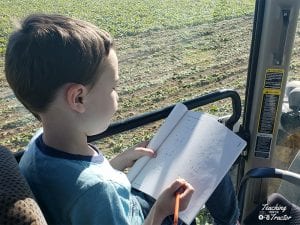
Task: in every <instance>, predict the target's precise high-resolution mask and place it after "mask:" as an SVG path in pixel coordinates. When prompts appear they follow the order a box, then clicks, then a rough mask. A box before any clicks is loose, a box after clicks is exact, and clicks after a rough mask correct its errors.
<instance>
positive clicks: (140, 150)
mask: <svg viewBox="0 0 300 225" xmlns="http://www.w3.org/2000/svg"><path fill="white" fill-rule="evenodd" d="M135 151H137V152H138V153H139V154H140V156H149V157H155V156H156V152H155V151H154V150H153V149H150V148H144V147H136V148H135Z"/></svg>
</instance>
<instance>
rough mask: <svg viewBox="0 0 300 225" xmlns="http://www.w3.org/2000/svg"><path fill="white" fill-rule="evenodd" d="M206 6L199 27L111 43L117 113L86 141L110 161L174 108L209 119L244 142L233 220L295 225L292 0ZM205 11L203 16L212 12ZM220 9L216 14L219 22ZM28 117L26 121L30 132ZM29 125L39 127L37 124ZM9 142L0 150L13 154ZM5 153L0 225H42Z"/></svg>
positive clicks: (296, 79) (295, 33)
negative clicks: (117, 78) (243, 8)
mask: <svg viewBox="0 0 300 225" xmlns="http://www.w3.org/2000/svg"><path fill="white" fill-rule="evenodd" d="M212 2H218V4H219V5H218V4H217V5H213V6H214V7H215V9H216V10H215V12H213V13H211V15H213V17H212V18H206V17H205V18H204V17H203V18H204V19H207V20H204V19H203V20H204V21H205V22H204V23H202V24H197V23H196V22H195V23H193V21H192V22H190V23H189V24H185V26H182V27H180V28H178V27H176V26H171V25H170V27H168V29H166V30H164V32H161V31H160V28H157V27H153V28H151V29H149V30H148V31H143V32H140V33H138V34H127V35H125V36H122V35H120V36H118V38H117V41H116V42H117V43H120V46H118V52H119V55H120V56H119V62H120V72H121V74H122V73H123V78H122V75H121V80H122V79H123V80H124V81H123V82H124V83H122V81H121V84H120V86H122V85H123V88H122V89H121V90H120V96H121V97H120V105H121V109H120V111H122V108H123V109H124V111H125V113H124V114H121V113H120V114H117V115H116V117H115V118H114V119H115V120H114V122H113V123H112V124H111V125H110V126H109V128H108V129H107V130H106V131H105V132H103V133H101V134H97V135H94V136H90V137H88V140H89V141H90V142H95V143H96V144H99V145H100V146H101V147H102V148H104V149H106V148H110V147H112V146H113V148H114V150H113V152H109V153H108V154H111V155H113V154H114V153H117V152H118V151H120V149H121V148H123V147H124V146H128V145H131V144H133V141H137V140H141V139H144V138H151V135H152V134H153V132H155V130H156V129H157V128H158V127H159V125H160V123H161V122H162V120H163V119H164V118H166V117H167V116H168V115H169V113H170V112H171V110H172V109H173V107H174V106H175V104H176V103H177V102H182V103H183V104H185V105H186V106H187V107H188V108H189V109H191V110H198V111H205V112H208V113H210V114H213V115H214V116H216V117H217V118H218V120H219V122H220V123H223V124H224V125H225V126H227V127H228V128H229V129H231V130H233V131H234V132H236V133H237V134H238V135H239V136H240V137H242V138H243V139H244V140H245V141H246V142H247V147H246V148H245V149H244V150H243V152H242V154H241V155H240V156H239V157H238V159H237V160H236V161H235V163H234V164H233V165H232V168H231V169H230V171H229V172H230V174H231V178H232V180H233V181H234V184H235V191H236V194H237V198H238V202H239V208H240V223H241V224H245V225H247V224H248V225H249V224H252V225H253V224H300V219H299V218H300V70H299V66H300V61H299V54H300V53H299V51H300V47H299V46H300V45H299V44H300V37H299V34H300V23H299V9H300V1H299V0H256V1H255V4H254V1H253V4H252V6H251V7H252V9H251V10H250V11H247V12H246V13H245V14H238V13H236V11H235V10H237V9H236V8H232V10H231V11H230V10H229V11H230V13H227V8H226V7H230V5H228V4H226V1H212ZM221 2H223V3H221ZM195 4H196V3H195ZM203 4H204V3H203ZM207 4H208V3H207ZM209 4H213V3H209ZM209 4H208V5H207V7H204V9H205V10H208V11H209V10H210V5H209ZM222 4H223V5H222ZM241 4H242V3H241ZM245 4H246V3H245ZM247 4H248V3H247ZM217 6H218V7H217ZM222 7H225V8H222ZM233 7H237V8H238V7H239V6H238V4H237V5H235V6H233ZM251 7H250V8H251ZM204 9H203V10H204ZM217 9H218V10H217ZM222 10H223V11H224V13H225V10H226V15H225V16H224V17H220V16H219V15H220V13H221V12H223V11H222ZM199 14H200V13H199ZM191 15H192V13H191ZM193 15H194V14H193ZM195 15H196V14H195ZM195 15H194V16H195ZM186 16H188V15H186ZM210 21H214V22H213V23H210ZM145 23H146V21H145ZM178 32H180V35H177V34H178ZM225 34H226V35H227V36H226V35H225ZM130 35H135V36H134V40H135V42H130V41H128V40H129V39H130V38H132V37H131V36H130ZM158 38H160V39H159V40H158V42H159V43H157V42H155V40H156V39H158ZM131 41H132V40H131ZM126 46H127V47H128V46H130V48H129V50H128V49H125V48H126ZM163 62H168V66H166V65H163ZM133 64H134V66H132V65H133ZM123 71H124V72H123ZM139 73H143V75H144V77H143V76H141V77H139V76H138V74H139ZM154 75H157V76H156V77H155V76H154ZM149 77H151V78H150V79H149ZM143 79H148V80H147V82H143ZM128 81H129V82H128ZM126 82H128V83H126ZM145 89H146V90H148V91H144V90H145ZM175 94H176V95H177V96H175ZM122 95H124V96H125V97H122ZM10 101H11V98H9V97H7V102H8V103H10ZM17 109H18V110H19V109H20V106H19V105H18V106H17ZM8 113H9V112H8ZM29 118H30V117H28V114H27V115H26V116H25V119H26V120H27V121H30V122H29V125H30V124H31V125H32V124H33V123H31V119H29ZM12 125H13V123H11V124H9V125H7V126H6V127H4V128H3V130H5V129H6V130H9V129H10V126H12ZM23 125H24V123H23V124H22V125H21V126H23ZM24 126H25V125H24ZM33 127H34V128H35V130H37V128H38V125H36V124H34V125H33ZM7 132H8V131H7ZM33 133H34V132H31V134H30V138H31V136H32V134H33ZM13 135H16V136H17V135H18V134H17V133H15V134H13ZM20 136H21V134H20ZM141 136H142V137H141ZM30 138H29V139H30ZM14 140H15V139H14ZM117 142H119V143H117ZM7 143H9V144H8V145H7V146H4V148H11V147H13V144H12V142H7ZM25 146H26V145H24V146H23V147H24V148H25ZM4 148H3V149H1V151H0V153H1V158H0V171H1V176H0V208H1V209H0V211H1V213H0V224H46V221H45V220H44V218H43V215H42V213H41V211H40V209H39V207H38V205H37V204H36V202H35V201H34V197H33V195H32V193H31V192H30V188H29V186H28V185H27V184H26V180H25V179H24V178H23V177H22V175H21V174H20V173H19V170H18V164H17V162H19V160H20V158H21V157H22V155H23V153H24V151H23V150H21V151H15V152H14V153H11V151H7V150H4ZM229 151H230V149H229ZM12 156H13V157H12ZM11 180H12V182H17V184H14V183H9V182H11ZM16 180H18V181H16ZM19 180H21V181H19ZM23 186H24V188H21V187H23ZM11 187H14V189H11ZM24 190H25V191H24ZM19 193H21V194H19ZM24 193H25V194H24ZM274 193H276V194H275V195H274ZM11 196H13V197H11ZM270 196H271V197H270ZM3 205H5V207H6V209H5V210H4V209H3V208H2V207H3ZM27 209H29V210H27ZM220 210H221V209H220ZM204 212H205V209H204ZM11 221H13V222H11ZM196 221H197V224H198V225H199V224H204V223H206V224H207V223H209V222H211V219H209V215H208V213H206V212H205V213H203V211H202V212H201V211H200V214H199V217H198V218H197V220H196Z"/></svg>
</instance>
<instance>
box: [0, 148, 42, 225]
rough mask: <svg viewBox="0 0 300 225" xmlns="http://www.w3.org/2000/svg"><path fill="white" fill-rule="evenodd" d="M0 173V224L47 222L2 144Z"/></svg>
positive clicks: (35, 224) (40, 223)
mask: <svg viewBox="0 0 300 225" xmlns="http://www.w3.org/2000/svg"><path fill="white" fill-rule="evenodd" d="M0 174H1V176H0V224H1V225H5V224H7V225H9V224H11V225H21V224H28V225H29V224H31V225H44V224H47V223H46V220H45V218H44V216H43V214H42V212H41V210H40V208H39V206H38V204H37V203H36V201H35V199H34V196H33V194H32V192H31V190H30V187H29V185H28V184H27V182H26V180H25V178H24V177H23V176H22V175H21V173H20V170H19V166H18V163H17V161H16V160H15V158H14V156H13V154H12V153H11V152H10V151H9V150H8V149H6V148H4V147H2V146H0Z"/></svg>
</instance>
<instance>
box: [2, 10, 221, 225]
mask: <svg viewBox="0 0 300 225" xmlns="http://www.w3.org/2000/svg"><path fill="white" fill-rule="evenodd" d="M5 73H6V78H7V80H8V83H9V84H10V86H11V88H12V89H13V91H14V93H15V95H16V97H17V98H18V99H19V100H20V101H21V102H22V104H23V105H24V106H25V107H26V108H27V109H28V110H29V111H30V112H32V113H33V115H35V116H36V117H37V118H38V119H39V120H40V121H41V123H42V125H43V134H42V135H40V136H39V137H37V139H36V140H35V141H33V142H32V143H31V144H30V146H29V148H28V150H27V151H26V152H25V154H24V156H23V157H22V160H21V162H20V167H21V170H22V172H23V174H24V176H25V177H26V178H27V180H28V183H29V185H30V186H31V188H32V191H33V193H34V194H35V196H36V198H37V200H38V202H39V204H40V206H41V208H42V210H43V211H44V213H45V216H46V219H47V221H48V222H49V223H50V224H106V225H114V224H119V225H120V224H128V225H129V224H131V225H133V224H146V225H148V224H153V225H154V224H162V222H163V220H164V219H165V218H166V217H167V216H168V215H170V214H172V212H173V209H174V202H175V197H174V196H175V192H176V191H177V190H178V189H179V188H182V193H181V195H180V206H181V208H180V210H184V209H185V208H186V207H187V205H188V203H189V200H190V198H191V195H192V194H193V187H192V186H191V185H190V184H189V183H188V182H186V181H184V180H182V179H178V180H176V181H174V183H173V184H170V186H169V187H168V188H167V189H166V190H165V191H164V192H163V193H162V194H161V196H160V197H159V198H158V200H157V201H156V202H154V201H152V200H151V199H150V198H149V197H147V196H145V195H144V194H143V193H138V192H137V191H135V190H131V186H130V183H129V181H128V179H127V177H126V175H125V174H124V173H122V172H120V171H123V170H124V169H126V168H128V167H130V166H132V165H133V163H134V162H135V161H136V160H137V159H138V158H140V157H141V156H144V155H147V156H149V157H155V153H154V152H153V151H152V150H151V149H147V148H145V147H144V146H140V147H137V148H132V149H129V150H126V151H124V152H122V153H121V154H120V155H118V156H116V157H115V158H114V159H112V160H111V161H110V162H108V161H107V160H106V158H105V157H104V156H103V155H102V153H101V152H100V151H99V149H97V148H96V147H95V146H93V145H90V144H88V143H87V136H88V135H94V134H97V133H100V132H103V131H104V130H105V129H106V128H107V127H108V125H109V123H110V120H111V118H112V116H113V114H114V113H115V111H116V110H117V100H118V96H117V93H116V91H115V87H116V85H117V82H118V79H119V77H118V60H117V56H116V53H115V50H114V48H113V42H112V39H111V37H110V35H109V34H108V33H106V32H104V31H101V30H99V29H98V28H97V27H95V26H94V25H92V24H90V23H87V22H84V21H80V20H75V19H71V18H67V17H64V16H59V15H31V16H29V17H27V18H26V19H25V21H24V22H23V23H22V27H21V28H20V29H19V30H18V31H16V32H15V33H14V34H12V35H11V37H10V40H9V43H8V46H7V52H6V62H5ZM152 204H153V205H152ZM151 206H152V207H151ZM214 207H215V206H212V208H214ZM219 210H220V209H219ZM222 210H224V209H221V210H220V211H222ZM168 221H169V220H168V219H166V220H165V222H164V224H171V223H170V222H168Z"/></svg>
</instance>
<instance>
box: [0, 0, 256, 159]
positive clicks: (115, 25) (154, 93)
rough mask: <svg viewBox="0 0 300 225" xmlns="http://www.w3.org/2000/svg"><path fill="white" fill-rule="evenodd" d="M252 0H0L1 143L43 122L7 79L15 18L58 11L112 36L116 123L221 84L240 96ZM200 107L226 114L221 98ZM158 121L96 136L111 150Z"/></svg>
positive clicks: (145, 134)
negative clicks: (116, 64)
mask: <svg viewBox="0 0 300 225" xmlns="http://www.w3.org/2000/svg"><path fill="white" fill-rule="evenodd" d="M254 3H255V1H254V0H201V1H194V0H191V1H183V0H176V1H173V0H166V1H160V0H152V1H138V0H125V1H118V0H110V1H94V0H93V1H92V0H84V1H64V0H57V1H54V2H53V1H50V0H46V1H35V2H34V4H32V1H28V0H23V1H18V2H12V1H8V0H2V1H1V2H0V8H1V15H0V16H1V19H0V54H1V55H0V56H1V58H0V69H1V70H0V82H1V83H0V84H1V92H0V101H1V104H0V105H1V106H0V107H1V110H0V121H1V124H0V127H1V140H0V144H2V145H5V146H7V147H9V148H10V149H12V150H13V151H18V150H21V149H23V148H24V147H25V146H26V144H27V143H28V141H29V139H30V138H31V136H32V134H33V133H34V132H35V131H36V130H37V129H38V128H39V127H40V126H41V125H40V124H39V123H38V122H37V121H36V120H35V119H34V117H33V116H31V115H30V114H29V113H28V112H27V111H26V110H25V109H24V107H23V106H21V104H20V103H19V102H18V101H17V100H16V99H15V97H14V95H13V93H12V92H11V90H10V88H9V87H8V85H7V83H6V81H5V77H4V72H3V71H4V69H3V67H4V66H3V64H4V52H5V45H6V43H7V39H8V35H9V33H10V32H12V31H13V29H14V26H15V24H16V23H17V21H19V20H20V19H22V18H23V17H25V16H26V15H28V14H30V13H36V12H45V13H59V14H64V15H68V16H71V17H74V18H79V19H83V20H87V21H89V22H92V23H94V24H96V25H97V26H99V27H100V28H102V29H105V30H107V31H109V32H110V33H111V34H112V35H113V36H114V38H115V41H116V49H117V53H118V56H119V63H120V84H119V87H118V91H119V96H120V104H119V111H118V112H117V113H116V115H115V117H114V121H116V120H122V119H125V118H128V117H132V116H135V115H139V114H141V113H143V112H148V111H152V110H156V109H158V108H160V107H165V106H168V105H171V104H174V103H176V102H179V101H183V100H188V99H192V98H194V97H198V96H200V95H203V94H206V93H210V92H213V91H216V90H220V89H228V88H230V89H235V90H237V91H238V92H239V94H240V95H241V98H242V99H244V96H243V95H244V93H245V83H246V75H247V66H248V57H249V52H250V50H249V49H250V43H251V32H252V20H253V14H254ZM199 110H202V111H206V112H209V113H211V114H214V115H217V116H225V115H228V114H230V113H231V101H230V100H224V101H220V102H218V103H216V104H210V105H208V106H205V107H202V108H200V109H199ZM157 128H158V124H154V125H149V126H146V128H143V129H138V130H137V131H136V132H128V133H124V134H121V135H118V136H116V137H115V138H113V139H111V138H110V139H106V140H103V141H102V142H101V146H102V148H103V149H104V150H106V149H109V150H108V152H109V153H112V154H113V153H115V152H117V151H119V149H121V148H123V147H126V146H129V145H132V144H133V143H135V142H136V141H138V140H140V139H142V138H149V137H151V135H152V134H153V132H154V131H155V130H157Z"/></svg>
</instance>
